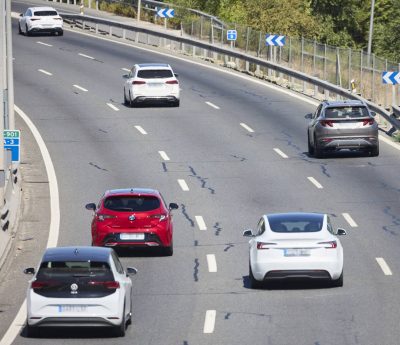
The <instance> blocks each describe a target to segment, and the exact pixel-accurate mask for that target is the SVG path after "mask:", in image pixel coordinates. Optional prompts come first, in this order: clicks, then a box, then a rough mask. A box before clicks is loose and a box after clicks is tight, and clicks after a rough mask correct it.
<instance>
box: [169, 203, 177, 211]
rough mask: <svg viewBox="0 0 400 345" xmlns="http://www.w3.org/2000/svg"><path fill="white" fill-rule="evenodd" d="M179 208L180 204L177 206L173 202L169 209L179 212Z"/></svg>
mask: <svg viewBox="0 0 400 345" xmlns="http://www.w3.org/2000/svg"><path fill="white" fill-rule="evenodd" d="M178 208H179V206H178V204H176V203H174V202H171V203H170V204H169V209H170V210H177V209H178Z"/></svg>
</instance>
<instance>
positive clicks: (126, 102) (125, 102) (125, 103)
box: [124, 89, 130, 106]
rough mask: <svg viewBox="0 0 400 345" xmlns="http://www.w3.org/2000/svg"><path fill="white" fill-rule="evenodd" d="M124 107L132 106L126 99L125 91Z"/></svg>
mask: <svg viewBox="0 0 400 345" xmlns="http://www.w3.org/2000/svg"><path fill="white" fill-rule="evenodd" d="M124 105H126V106H128V105H130V104H129V102H128V99H127V98H126V95H125V89H124Z"/></svg>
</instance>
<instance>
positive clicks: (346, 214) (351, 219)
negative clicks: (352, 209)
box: [342, 213, 358, 228]
mask: <svg viewBox="0 0 400 345" xmlns="http://www.w3.org/2000/svg"><path fill="white" fill-rule="evenodd" d="M342 216H343V217H344V219H346V221H347V223H349V225H350V226H351V227H352V228H356V227H358V225H357V223H356V222H355V221H354V219H353V218H351V216H350V215H349V214H348V213H342Z"/></svg>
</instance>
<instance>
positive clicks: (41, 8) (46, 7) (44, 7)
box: [29, 6, 57, 12]
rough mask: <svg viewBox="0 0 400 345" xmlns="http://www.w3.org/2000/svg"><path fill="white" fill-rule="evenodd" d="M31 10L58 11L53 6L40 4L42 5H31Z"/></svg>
mask: <svg viewBox="0 0 400 345" xmlns="http://www.w3.org/2000/svg"><path fill="white" fill-rule="evenodd" d="M29 9H30V10H31V11H56V12H57V10H56V9H55V8H53V7H48V6H40V7H29Z"/></svg>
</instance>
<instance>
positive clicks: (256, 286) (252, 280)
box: [249, 263, 262, 289]
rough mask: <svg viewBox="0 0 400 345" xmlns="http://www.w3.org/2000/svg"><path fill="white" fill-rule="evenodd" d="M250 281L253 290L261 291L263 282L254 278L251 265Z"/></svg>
mask: <svg viewBox="0 0 400 345" xmlns="http://www.w3.org/2000/svg"><path fill="white" fill-rule="evenodd" d="M249 279H250V288H251V289H259V288H261V287H262V282H260V281H259V280H257V279H256V278H254V276H253V271H252V270H251V265H250V263H249Z"/></svg>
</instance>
